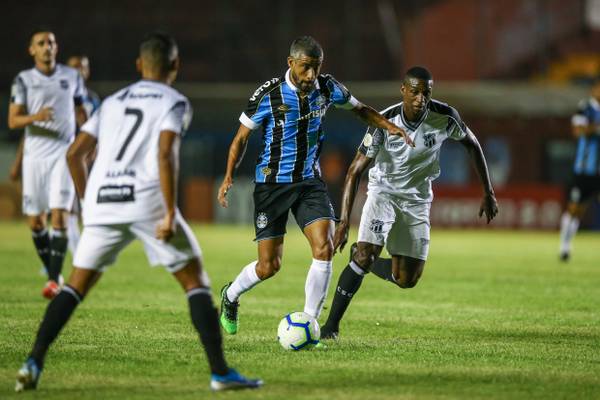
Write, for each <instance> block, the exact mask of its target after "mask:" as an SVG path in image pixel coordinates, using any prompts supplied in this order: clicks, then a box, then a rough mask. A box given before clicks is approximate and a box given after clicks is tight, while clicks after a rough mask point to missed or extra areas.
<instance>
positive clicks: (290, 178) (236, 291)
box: [218, 36, 412, 334]
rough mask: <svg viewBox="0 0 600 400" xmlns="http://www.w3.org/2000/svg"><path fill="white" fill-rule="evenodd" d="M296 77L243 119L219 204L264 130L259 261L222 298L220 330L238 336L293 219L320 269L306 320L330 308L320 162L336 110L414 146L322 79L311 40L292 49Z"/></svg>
mask: <svg viewBox="0 0 600 400" xmlns="http://www.w3.org/2000/svg"><path fill="white" fill-rule="evenodd" d="M287 61H288V66H289V69H288V71H287V72H286V73H285V75H284V76H283V77H281V78H274V79H271V80H269V81H267V82H265V83H264V84H263V85H262V86H260V87H259V88H258V89H257V90H256V91H255V92H254V93H253V94H252V96H251V97H250V101H249V102H248V107H247V108H246V110H245V111H244V112H243V113H242V115H241V116H240V122H241V124H240V127H239V129H238V132H237V134H236V136H235V138H234V139H233V142H232V144H231V147H230V148H229V157H228V159H227V170H226V173H225V178H224V179H223V183H222V184H221V187H220V188H219V194H218V200H219V203H220V204H221V205H222V206H223V207H227V200H226V195H227V192H228V191H229V190H230V189H231V187H232V185H233V173H234V170H235V167H236V166H237V165H239V162H240V160H241V158H242V156H243V154H244V151H245V149H246V144H247V142H248V137H249V136H250V133H251V132H252V131H253V130H256V129H258V128H262V129H263V142H262V149H261V151H260V155H259V157H258V162H257V165H256V171H255V182H256V186H255V190H254V203H255V228H256V241H258V260H256V261H253V262H251V263H250V264H248V265H247V266H246V267H244V269H243V270H242V271H241V273H240V274H239V275H238V276H237V278H236V279H235V280H234V281H233V282H231V283H230V284H228V285H226V286H225V287H224V288H223V290H222V291H221V325H222V326H223V328H224V329H225V331H226V332H227V333H230V334H235V333H236V332H237V330H238V313H237V310H238V304H239V303H238V299H239V297H240V295H242V294H243V293H245V292H247V291H248V290H250V289H251V288H252V287H254V286H256V285H257V284H258V283H260V282H261V281H263V280H265V279H268V278H270V277H272V276H273V275H274V274H275V273H276V272H277V271H279V269H280V267H281V257H282V255H283V238H284V235H285V233H286V229H285V227H286V223H287V218H288V213H289V211H290V210H291V211H292V213H293V214H294V216H295V218H296V222H297V223H298V225H299V226H300V228H301V229H302V231H303V233H304V235H305V236H306V238H307V239H308V242H309V244H310V247H311V250H312V257H313V261H312V264H311V266H310V269H309V271H308V276H307V278H306V285H305V294H306V300H305V305H304V312H306V313H307V314H309V315H311V316H313V317H315V318H318V316H319V314H320V313H321V310H322V308H323V303H324V301H325V296H326V294H327V288H328V287H329V281H330V280H331V273H332V271H331V267H332V262H331V259H332V257H333V242H332V240H333V228H334V226H333V221H334V220H335V215H334V211H333V207H332V206H331V202H330V200H329V196H328V194H327V188H326V186H325V184H324V183H323V181H322V180H321V177H320V175H321V174H320V168H319V154H320V151H321V148H322V144H323V140H324V138H325V134H324V132H323V129H322V122H323V117H324V116H325V113H326V111H327V109H328V108H329V107H330V106H332V105H333V106H335V107H340V108H344V109H348V110H352V112H353V113H354V114H355V115H357V116H358V117H359V118H360V119H362V120H363V121H364V122H365V123H367V124H369V125H371V126H374V127H379V128H382V129H386V130H387V131H388V132H389V133H390V134H391V135H399V136H402V137H403V138H404V140H406V142H407V143H408V144H411V145H412V140H411V139H410V137H408V136H407V135H406V132H405V131H404V130H403V129H401V128H399V127H398V126H396V125H394V124H393V123H391V122H389V121H388V120H387V119H386V118H385V117H383V116H382V115H380V114H379V113H378V112H377V111H375V110H374V109H373V108H371V107H369V106H366V105H364V104H362V103H361V102H359V101H358V100H356V99H355V98H354V97H353V96H352V95H351V94H350V92H349V91H348V90H347V89H346V88H345V87H344V86H343V85H342V84H340V83H339V82H337V81H336V80H335V79H334V78H333V77H332V76H331V75H325V74H320V70H321V64H322V62H323V49H322V48H321V46H320V45H319V43H317V42H316V41H315V40H314V39H313V38H312V37H309V36H303V37H300V38H297V39H296V40H294V41H293V43H292V45H291V47H290V55H289V57H288V60H287Z"/></svg>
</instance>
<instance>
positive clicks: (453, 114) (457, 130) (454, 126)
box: [446, 107, 468, 140]
mask: <svg viewBox="0 0 600 400" xmlns="http://www.w3.org/2000/svg"><path fill="white" fill-rule="evenodd" d="M467 132H468V128H467V125H466V124H465V123H464V122H463V120H462V119H461V118H460V115H459V114H458V111H456V109H455V108H453V107H450V113H449V114H448V122H447V125H446V133H447V134H448V137H449V138H450V139H454V140H462V139H464V138H465V137H466V136H467Z"/></svg>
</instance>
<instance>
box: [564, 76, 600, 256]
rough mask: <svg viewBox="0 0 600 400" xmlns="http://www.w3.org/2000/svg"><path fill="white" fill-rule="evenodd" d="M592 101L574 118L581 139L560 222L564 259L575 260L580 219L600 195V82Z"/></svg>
mask: <svg viewBox="0 0 600 400" xmlns="http://www.w3.org/2000/svg"><path fill="white" fill-rule="evenodd" d="M590 94H591V95H590V97H588V98H587V99H585V100H582V101H581V102H580V103H579V107H578V110H577V113H575V115H573V117H572V118H571V126H572V128H571V132H572V133H573V136H575V137H576V138H577V153H576V155H575V163H574V166H573V179H572V182H571V185H570V187H569V191H568V204H567V209H566V210H565V212H564V213H563V215H562V218H561V220H560V250H559V251H560V259H561V260H562V261H568V260H569V258H570V257H571V242H572V240H573V237H574V236H575V234H576V233H577V229H579V219H580V218H581V216H582V215H583V214H584V212H585V210H586V208H587V206H588V205H589V203H590V202H591V201H593V199H594V196H597V195H598V194H599V193H600V79H597V80H596V81H595V82H594V84H593V86H592V89H591V93H590Z"/></svg>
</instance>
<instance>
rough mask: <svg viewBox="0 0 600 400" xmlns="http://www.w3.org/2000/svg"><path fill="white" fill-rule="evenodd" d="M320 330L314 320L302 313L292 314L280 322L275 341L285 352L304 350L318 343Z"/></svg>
mask: <svg viewBox="0 0 600 400" xmlns="http://www.w3.org/2000/svg"><path fill="white" fill-rule="evenodd" d="M320 337H321V328H319V323H318V322H317V320H316V319H314V318H313V317H311V316H310V315H308V314H306V313H304V312H293V313H290V314H288V315H286V316H285V317H283V319H282V320H281V322H280V323H279V327H278V328H277V339H278V340H279V343H280V344H281V346H282V347H283V348H284V349H286V350H306V349H310V348H311V347H313V346H315V345H316V344H317V343H319V338H320Z"/></svg>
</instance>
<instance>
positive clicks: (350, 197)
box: [333, 151, 373, 253]
mask: <svg viewBox="0 0 600 400" xmlns="http://www.w3.org/2000/svg"><path fill="white" fill-rule="evenodd" d="M372 161H373V159H372V158H369V157H367V156H365V155H364V154H362V153H361V152H360V151H357V152H356V156H355V157H354V160H352V164H350V167H349V168H348V172H347V173H346V179H345V180H344V193H343V194H342V211H341V213H340V222H339V223H338V225H337V227H336V229H335V234H334V236H333V251H334V253H335V252H337V249H338V248H339V249H340V252H341V251H342V250H343V249H344V246H346V243H347V242H348V230H349V229H350V213H352V206H353V205H354V199H355V197H356V192H357V191H358V184H359V183H360V177H361V176H362V174H363V172H365V171H366V170H367V168H369V165H371V162H372Z"/></svg>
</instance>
